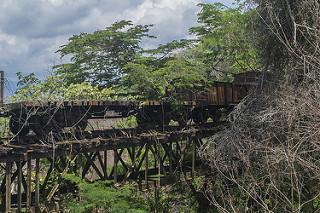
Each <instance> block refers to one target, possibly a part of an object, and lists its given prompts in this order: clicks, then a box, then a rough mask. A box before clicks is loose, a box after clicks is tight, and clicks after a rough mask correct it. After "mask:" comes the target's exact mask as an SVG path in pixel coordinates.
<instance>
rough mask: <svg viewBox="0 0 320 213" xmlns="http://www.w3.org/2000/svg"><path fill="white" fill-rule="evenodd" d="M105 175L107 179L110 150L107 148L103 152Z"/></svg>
mask: <svg viewBox="0 0 320 213" xmlns="http://www.w3.org/2000/svg"><path fill="white" fill-rule="evenodd" d="M103 154H104V155H103V162H104V163H103V164H104V165H103V175H104V179H105V180H107V179H108V150H105V151H104V152H103Z"/></svg>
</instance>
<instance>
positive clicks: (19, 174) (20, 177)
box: [16, 161, 22, 212]
mask: <svg viewBox="0 0 320 213" xmlns="http://www.w3.org/2000/svg"><path fill="white" fill-rule="evenodd" d="M16 165H17V172H18V181H17V184H18V191H17V193H18V194H17V196H18V199H17V202H18V203H17V204H18V205H17V207H18V212H21V208H22V187H21V185H22V165H21V161H18V162H16Z"/></svg>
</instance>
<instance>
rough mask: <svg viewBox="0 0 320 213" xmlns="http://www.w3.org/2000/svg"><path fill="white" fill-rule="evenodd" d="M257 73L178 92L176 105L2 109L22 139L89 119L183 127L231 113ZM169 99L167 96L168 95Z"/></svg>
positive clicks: (107, 103) (13, 106)
mask: <svg viewBox="0 0 320 213" xmlns="http://www.w3.org/2000/svg"><path fill="white" fill-rule="evenodd" d="M257 76H258V73H256V72H249V73H243V74H238V75H235V76H234V81H233V82H232V83H225V82H215V83H213V84H212V85H211V86H210V87H208V88H207V89H205V90H199V91H180V92H179V93H177V94H175V96H176V102H174V103H172V102H170V101H156V100H147V101H143V102H140V101H91V100H90V101H89V100H80V101H62V102H58V101H56V102H20V103H11V104H8V105H5V108H6V113H5V114H6V116H10V121H9V127H10V131H11V132H12V134H14V135H19V136H24V135H26V134H28V133H29V132H30V130H32V131H33V132H34V133H35V134H36V135H38V136H44V135H47V134H48V133H49V132H50V131H54V132H59V131H62V129H63V128H65V127H73V128H75V129H77V130H84V129H86V127H87V125H88V120H89V119H98V118H99V119H101V118H103V119H108V118H115V117H128V116H131V115H135V116H136V120H137V124H138V126H151V127H159V126H163V125H168V124H169V123H170V121H172V120H173V121H176V122H178V123H179V125H186V124H187V123H188V122H190V121H193V122H194V123H196V124H203V123H206V122H207V120H208V118H211V119H212V120H213V121H218V120H219V119H220V116H221V113H222V112H223V111H225V112H226V113H228V112H230V111H231V110H232V109H233V107H234V106H235V105H237V104H238V103H239V102H240V101H241V100H242V99H243V98H244V97H245V96H246V95H247V94H248V91H249V90H250V89H251V88H252V87H255V86H256V85H257V82H258V81H257ZM169 96H170V95H169Z"/></svg>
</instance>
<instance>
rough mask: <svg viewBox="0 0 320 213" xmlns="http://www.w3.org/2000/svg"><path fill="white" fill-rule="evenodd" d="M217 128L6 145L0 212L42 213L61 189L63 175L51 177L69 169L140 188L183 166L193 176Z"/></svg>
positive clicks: (1, 156)
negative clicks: (130, 182) (202, 149)
mask: <svg viewBox="0 0 320 213" xmlns="http://www.w3.org/2000/svg"><path fill="white" fill-rule="evenodd" d="M217 131H219V128H211V129H207V130H197V129H193V130H191V131H181V132H174V133H173V132H171V133H160V134H158V133H152V134H145V135H139V136H130V137H128V136H120V137H115V138H94V139H82V140H73V141H70V140H69V141H62V142H57V143H53V144H49V145H40V144H37V143H35V144H25V145H19V144H17V145H2V146H0V165H1V168H0V174H1V175H2V183H1V185H0V192H1V198H2V199H1V211H5V212H13V210H12V209H16V210H17V211H18V212H21V210H22V209H25V210H27V212H30V211H32V212H39V208H40V203H42V202H47V201H50V200H51V199H52V197H53V196H54V194H55V193H56V192H58V191H59V190H60V189H59V188H60V187H59V180H56V182H54V183H52V180H53V179H54V178H55V179H57V177H58V179H59V177H61V176H62V175H64V174H67V173H73V174H77V175H78V176H80V177H82V178H84V179H86V180H89V181H94V180H98V179H101V180H113V181H114V182H125V181H127V180H129V179H130V180H133V181H135V182H136V183H137V185H138V186H139V189H142V188H143V187H145V188H148V187H149V182H150V180H152V179H154V178H159V180H160V177H166V180H168V179H174V178H176V176H177V175H178V173H179V172H180V170H181V169H185V170H188V171H189V172H190V173H191V174H192V175H193V174H194V172H195V169H196V165H197V162H198V161H197V159H198V158H197V149H198V148H199V147H200V146H201V144H202V143H203V141H204V140H205V138H206V137H208V136H210V135H213V134H214V133H216V132H217ZM161 179H162V178H161ZM160 182H161V181H160Z"/></svg>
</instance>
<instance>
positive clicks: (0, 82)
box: [0, 70, 4, 106]
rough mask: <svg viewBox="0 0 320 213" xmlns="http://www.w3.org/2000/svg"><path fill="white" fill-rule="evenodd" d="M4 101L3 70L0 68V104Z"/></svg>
mask: <svg viewBox="0 0 320 213" xmlns="http://www.w3.org/2000/svg"><path fill="white" fill-rule="evenodd" d="M3 102H4V71H2V70H0V106H3Z"/></svg>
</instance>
